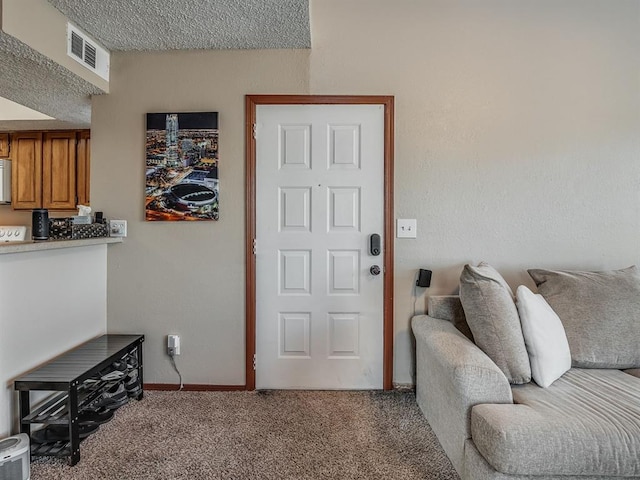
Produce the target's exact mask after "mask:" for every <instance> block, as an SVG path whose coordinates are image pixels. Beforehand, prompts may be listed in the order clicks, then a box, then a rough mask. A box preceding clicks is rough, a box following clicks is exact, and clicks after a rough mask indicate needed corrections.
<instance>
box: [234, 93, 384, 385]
mask: <svg viewBox="0 0 640 480" xmlns="http://www.w3.org/2000/svg"><path fill="white" fill-rule="evenodd" d="M372 104H373V105H383V106H384V247H385V248H384V255H383V257H384V258H383V261H384V287H383V288H384V291H383V296H384V298H383V359H382V365H383V367H382V387H383V389H384V390H391V389H392V388H393V336H394V335H393V333H394V330H393V328H394V327H393V255H394V254H393V241H394V235H393V231H394V229H393V223H394V211H393V152H394V97H393V96H387V95H363V96H361V95H348V96H344V95H246V96H245V148H246V151H245V160H246V165H245V168H246V170H245V181H246V185H245V193H246V198H245V208H246V215H245V216H246V220H245V221H246V226H245V228H246V230H245V232H246V236H245V268H246V274H245V275H246V280H245V281H246V287H245V288H246V294H245V303H246V305H245V308H246V311H245V314H246V329H245V340H246V341H245V343H246V350H245V351H246V360H245V361H246V365H245V369H246V379H245V382H246V383H245V387H246V389H247V390H255V388H256V371H255V365H254V358H255V353H256V256H255V254H254V252H253V241H254V239H255V238H256V141H255V138H254V125H255V123H256V107H257V106H258V105H372Z"/></svg>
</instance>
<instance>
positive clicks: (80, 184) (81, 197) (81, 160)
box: [76, 130, 91, 205]
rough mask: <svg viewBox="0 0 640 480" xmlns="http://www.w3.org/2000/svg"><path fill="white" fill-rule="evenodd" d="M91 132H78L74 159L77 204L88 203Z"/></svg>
mask: <svg viewBox="0 0 640 480" xmlns="http://www.w3.org/2000/svg"><path fill="white" fill-rule="evenodd" d="M90 134H91V132H90V131H89V130H83V131H81V132H78V159H77V161H76V165H77V169H76V186H77V189H78V204H79V205H89V199H90V195H89V193H90V188H89V180H90V177H91V174H90V173H91V136H90Z"/></svg>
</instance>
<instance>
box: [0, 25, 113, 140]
mask: <svg viewBox="0 0 640 480" xmlns="http://www.w3.org/2000/svg"><path fill="white" fill-rule="evenodd" d="M0 65H2V75H0V95H1V96H3V97H5V98H8V99H9V100H12V101H14V102H16V103H19V104H20V105H24V106H25V107H29V108H32V109H34V110H37V111H39V112H42V113H45V114H47V115H49V116H51V117H54V118H57V119H59V120H62V121H65V122H69V123H70V124H71V125H82V126H85V127H86V126H88V125H89V124H90V122H91V98H90V97H91V95H95V94H99V93H104V92H103V91H102V90H100V89H99V88H97V87H96V86H94V85H93V84H91V83H89V82H87V81H86V80H83V79H82V78H80V77H78V76H77V75H75V74H73V73H71V72H70V71H69V70H67V69H66V68H64V67H62V66H61V65H59V64H58V63H56V62H54V61H52V60H50V59H49V58H48V57H45V56H44V55H42V54H40V53H38V52H36V51H35V50H33V49H32V48H30V47H28V46H27V45H25V44H24V43H22V42H20V41H18V40H16V39H15V38H14V37H12V36H10V35H7V34H6V33H4V32H2V31H0ZM41 122H45V123H42V127H41V128H57V127H55V126H52V125H55V122H54V123H51V121H49V120H42V121H41ZM33 123H34V122H32V121H16V122H11V121H1V122H0V130H14V129H16V130H17V129H24V128H23V126H25V127H26V128H29V127H28V126H27V125H32V124H33ZM38 124H39V123H38ZM45 125H48V126H45Z"/></svg>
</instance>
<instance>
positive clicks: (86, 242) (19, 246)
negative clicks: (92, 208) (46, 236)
mask: <svg viewBox="0 0 640 480" xmlns="http://www.w3.org/2000/svg"><path fill="white" fill-rule="evenodd" d="M108 243H122V237H98V238H84V239H79V240H44V241H32V240H30V241H26V242H7V243H0V255H2V254H7V253H22V252H37V251H42V250H56V249H60V248H71V247H87V246H90V245H104V244H108Z"/></svg>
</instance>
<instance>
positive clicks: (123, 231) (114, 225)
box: [109, 220, 127, 237]
mask: <svg viewBox="0 0 640 480" xmlns="http://www.w3.org/2000/svg"><path fill="white" fill-rule="evenodd" d="M109 236H110V237H126V236H127V221H126V220H109Z"/></svg>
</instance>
